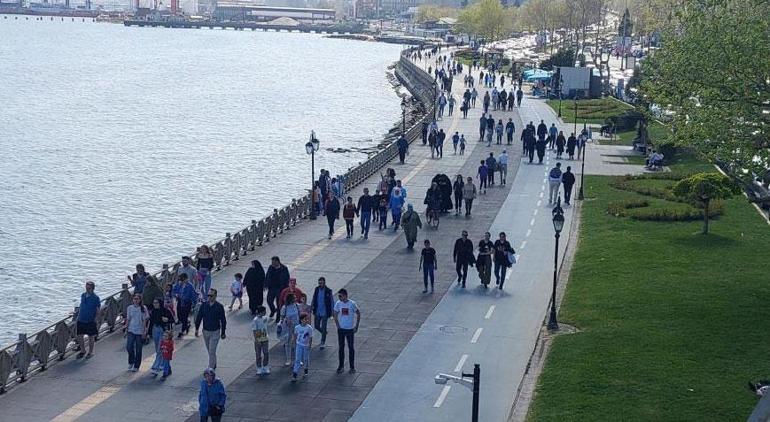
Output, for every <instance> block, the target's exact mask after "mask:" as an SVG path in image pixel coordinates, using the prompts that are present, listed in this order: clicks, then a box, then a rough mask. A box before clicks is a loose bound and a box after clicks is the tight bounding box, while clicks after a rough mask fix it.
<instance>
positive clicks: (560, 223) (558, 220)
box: [548, 198, 564, 330]
mask: <svg viewBox="0 0 770 422" xmlns="http://www.w3.org/2000/svg"><path fill="white" fill-rule="evenodd" d="M563 228H564V210H563V209H562V208H561V198H559V199H558V201H557V203H556V207H554V209H553V230H554V237H555V239H556V242H555V243H556V244H555V248H554V255H553V291H551V314H550V315H549V316H548V329H549V330H558V329H559V323H558V322H557V321H556V274H557V272H558V266H559V236H560V235H561V230H562V229H563Z"/></svg>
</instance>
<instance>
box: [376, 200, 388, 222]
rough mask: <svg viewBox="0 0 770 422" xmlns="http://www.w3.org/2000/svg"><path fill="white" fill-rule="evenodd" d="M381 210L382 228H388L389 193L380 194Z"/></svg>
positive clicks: (379, 209)
mask: <svg viewBox="0 0 770 422" xmlns="http://www.w3.org/2000/svg"><path fill="white" fill-rule="evenodd" d="M377 210H378V211H379V212H380V230H382V229H387V228H388V195H386V194H385V193H383V194H382V195H380V206H379V208H378V209H377Z"/></svg>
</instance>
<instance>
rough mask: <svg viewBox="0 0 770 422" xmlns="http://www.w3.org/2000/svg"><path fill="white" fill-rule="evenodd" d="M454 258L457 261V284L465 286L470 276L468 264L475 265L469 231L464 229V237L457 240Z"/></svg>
mask: <svg viewBox="0 0 770 422" xmlns="http://www.w3.org/2000/svg"><path fill="white" fill-rule="evenodd" d="M452 260H453V261H454V262H455V270H456V271H457V284H461V283H462V284H461V287H462V288H463V289H464V288H465V280H466V279H467V278H468V265H470V266H473V265H474V263H475V261H476V260H475V259H474V257H473V242H472V241H471V240H470V239H468V232H467V231H465V230H463V232H462V237H461V238H459V239H457V240H456V241H455V248H454V252H453V253H452Z"/></svg>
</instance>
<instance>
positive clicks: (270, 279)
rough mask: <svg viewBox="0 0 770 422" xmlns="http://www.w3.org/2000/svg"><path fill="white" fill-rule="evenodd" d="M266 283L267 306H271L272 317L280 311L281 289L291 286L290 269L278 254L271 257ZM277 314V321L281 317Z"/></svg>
mask: <svg viewBox="0 0 770 422" xmlns="http://www.w3.org/2000/svg"><path fill="white" fill-rule="evenodd" d="M265 285H266V286H267V306H269V307H270V318H272V317H273V316H275V315H276V313H277V312H278V297H279V296H280V295H281V290H283V289H285V288H287V287H289V269H288V268H286V266H285V265H283V264H281V259H280V258H278V257H277V256H274V257H272V258H270V266H269V267H268V268H267V273H266V274H265ZM280 318H281V317H280V315H277V316H276V318H275V319H276V322H277V321H278V320H279V319H280Z"/></svg>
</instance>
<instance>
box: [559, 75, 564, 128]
mask: <svg viewBox="0 0 770 422" xmlns="http://www.w3.org/2000/svg"><path fill="white" fill-rule="evenodd" d="M562 87H564V78H562V77H561V76H559V118H560V119H561V92H562V89H563V88H562Z"/></svg>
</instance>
